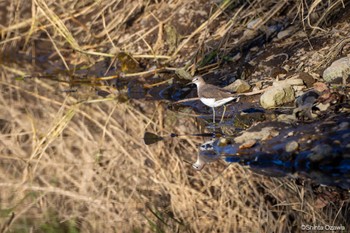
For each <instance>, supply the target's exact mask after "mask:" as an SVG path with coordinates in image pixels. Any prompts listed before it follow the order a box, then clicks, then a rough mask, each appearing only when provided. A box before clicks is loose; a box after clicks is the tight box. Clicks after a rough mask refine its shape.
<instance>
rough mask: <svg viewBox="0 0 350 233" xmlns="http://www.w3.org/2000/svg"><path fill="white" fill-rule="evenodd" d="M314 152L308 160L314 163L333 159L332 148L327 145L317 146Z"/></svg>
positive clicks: (313, 149)
mask: <svg viewBox="0 0 350 233" xmlns="http://www.w3.org/2000/svg"><path fill="white" fill-rule="evenodd" d="M312 151H313V153H312V154H310V155H308V158H309V159H310V160H311V161H313V162H320V161H322V160H324V159H332V147H331V146H329V145H327V144H322V145H317V146H315V147H314V148H312ZM327 157H328V158H327Z"/></svg>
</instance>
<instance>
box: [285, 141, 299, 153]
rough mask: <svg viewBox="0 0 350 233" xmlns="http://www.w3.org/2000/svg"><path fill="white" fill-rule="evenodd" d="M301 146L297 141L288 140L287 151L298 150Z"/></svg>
mask: <svg viewBox="0 0 350 233" xmlns="http://www.w3.org/2000/svg"><path fill="white" fill-rule="evenodd" d="M298 148H299V144H298V143H297V142H296V141H291V142H288V143H287V145H286V151H287V152H293V151H296V150H297V149H298Z"/></svg>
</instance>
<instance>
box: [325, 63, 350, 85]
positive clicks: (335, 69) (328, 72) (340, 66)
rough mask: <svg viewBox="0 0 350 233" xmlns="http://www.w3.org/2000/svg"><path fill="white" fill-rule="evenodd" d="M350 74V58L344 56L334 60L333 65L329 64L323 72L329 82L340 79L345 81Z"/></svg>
mask: <svg viewBox="0 0 350 233" xmlns="http://www.w3.org/2000/svg"><path fill="white" fill-rule="evenodd" d="M349 75H350V58H349V57H343V58H340V59H338V60H336V61H334V62H333V63H332V64H331V66H329V67H328V68H327V69H325V71H324V72H323V75H322V77H323V79H324V80H325V81H326V82H328V83H334V82H338V81H343V82H345V80H346V79H347V78H348V77H349Z"/></svg>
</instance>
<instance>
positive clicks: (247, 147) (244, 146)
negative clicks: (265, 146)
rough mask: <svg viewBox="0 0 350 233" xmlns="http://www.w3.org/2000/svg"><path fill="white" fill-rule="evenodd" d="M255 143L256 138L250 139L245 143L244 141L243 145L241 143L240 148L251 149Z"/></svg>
mask: <svg viewBox="0 0 350 233" xmlns="http://www.w3.org/2000/svg"><path fill="white" fill-rule="evenodd" d="M255 144H256V140H254V139H252V140H248V141H246V142H245V143H243V144H242V145H240V146H239V149H249V148H252V147H253V146H254V145H255Z"/></svg>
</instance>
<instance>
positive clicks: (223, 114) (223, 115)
mask: <svg viewBox="0 0 350 233" xmlns="http://www.w3.org/2000/svg"><path fill="white" fill-rule="evenodd" d="M225 113H226V105H224V112H223V113H222V116H221V120H220V123H221V122H222V121H223V120H224V117H225Z"/></svg>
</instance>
